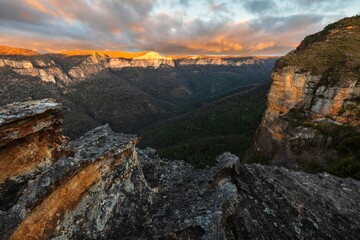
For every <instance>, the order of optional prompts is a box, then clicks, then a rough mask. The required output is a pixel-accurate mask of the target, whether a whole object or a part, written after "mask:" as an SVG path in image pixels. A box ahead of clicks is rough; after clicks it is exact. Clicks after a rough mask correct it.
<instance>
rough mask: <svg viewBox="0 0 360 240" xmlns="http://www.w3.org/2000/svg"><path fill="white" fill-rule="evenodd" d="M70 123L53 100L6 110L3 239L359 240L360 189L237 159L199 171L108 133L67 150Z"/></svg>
mask: <svg viewBox="0 0 360 240" xmlns="http://www.w3.org/2000/svg"><path fill="white" fill-rule="evenodd" d="M63 114H64V109H63V108H62V106H61V105H60V104H58V103H56V102H55V101H54V100H52V99H44V100H36V101H29V102H24V103H13V104H10V105H7V106H5V107H3V108H0V128H1V129H2V131H1V132H0V133H1V135H0V154H1V158H0V164H1V173H2V175H1V176H2V178H1V180H0V199H1V202H0V238H1V239H119V238H121V239H258V238H269V237H272V238H277V239H305V238H306V239H308V238H317V239H319V238H323V239H325V238H341V237H343V236H346V237H347V238H348V239H359V237H360V224H359V223H360V207H359V205H358V199H359V198H360V183H359V182H358V181H356V180H353V179H341V178H338V177H334V176H331V175H329V174H316V175H312V174H306V173H303V172H294V171H291V170H287V169H284V168H278V167H273V166H261V165H242V164H240V163H239V159H238V157H237V156H235V155H233V154H230V153H224V154H222V155H220V156H218V157H217V159H216V162H217V164H216V165H215V166H212V167H206V168H205V169H202V170H201V169H194V168H193V167H192V166H190V165H189V164H187V163H185V162H183V161H178V160H174V161H164V160H162V159H160V158H159V157H158V156H157V155H156V150H154V149H150V148H147V149H143V150H140V149H136V148H135V147H136V144H137V142H138V141H139V140H138V138H137V137H136V136H134V135H128V134H119V133H115V132H113V131H112V130H111V129H110V127H109V126H108V125H104V126H100V127H97V128H95V129H93V130H91V131H89V132H87V133H86V134H85V135H83V136H82V137H80V138H78V139H76V140H72V141H69V139H68V138H66V137H64V136H63V135H62V134H61V121H62V117H63ZM4 156H5V158H4ZM19 156H20V157H19ZM21 157H26V158H21ZM18 167H19V169H20V170H13V169H17V168H18ZM3 173H6V175H4V174H3Z"/></svg>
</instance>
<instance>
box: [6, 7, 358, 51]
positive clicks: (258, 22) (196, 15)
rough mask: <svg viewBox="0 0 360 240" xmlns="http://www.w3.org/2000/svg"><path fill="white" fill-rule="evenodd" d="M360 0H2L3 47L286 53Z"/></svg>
mask: <svg viewBox="0 0 360 240" xmlns="http://www.w3.org/2000/svg"><path fill="white" fill-rule="evenodd" d="M359 13H360V0H0V45H7V46H14V47H23V48H28V49H32V50H36V51H39V52H59V51H65V50H73V49H102V50H119V51H148V50H151V51H156V52H159V53H161V54H162V55H242V56H245V55H277V56H279V55H284V54H286V53H287V52H289V51H291V50H292V49H294V48H296V47H297V46H298V45H299V43H300V42H301V40H302V39H303V38H304V37H306V36H307V35H309V34H312V33H315V32H317V31H320V30H321V29H323V28H324V27H325V26H326V25H327V24H329V23H332V22H335V21H337V20H339V19H341V18H344V17H350V16H354V15H357V14H359Z"/></svg>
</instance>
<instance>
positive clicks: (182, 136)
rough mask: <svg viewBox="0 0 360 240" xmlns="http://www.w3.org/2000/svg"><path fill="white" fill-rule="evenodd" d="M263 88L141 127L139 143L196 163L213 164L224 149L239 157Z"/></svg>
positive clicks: (253, 126)
mask: <svg viewBox="0 0 360 240" xmlns="http://www.w3.org/2000/svg"><path fill="white" fill-rule="evenodd" d="M267 91H268V86H260V87H257V88H253V89H251V90H248V91H246V92H242V93H238V94H235V95H233V96H230V97H226V98H224V99H221V100H219V101H217V102H214V103H211V104H208V105H205V106H203V107H201V108H200V109H198V110H196V111H194V112H191V113H189V114H186V115H184V116H181V117H178V118H175V119H172V120H168V121H166V122H162V123H160V124H157V125H156V126H153V127H151V128H148V129H145V130H143V131H141V133H140V135H141V136H142V137H143V140H142V142H141V143H140V147H146V146H151V147H155V148H156V149H157V150H158V153H159V155H160V156H161V157H165V158H169V159H183V160H185V161H187V162H189V163H191V164H193V165H194V166H196V167H205V166H206V165H211V164H213V163H214V161H215V157H216V156H217V155H219V154H221V153H223V152H225V151H230V152H232V153H234V154H236V155H238V156H239V157H240V158H242V156H244V154H245V153H246V151H247V149H248V148H249V147H250V145H251V143H252V140H253V137H254V134H255V130H256V128H257V126H258V124H259V123H260V121H261V117H262V114H263V111H264V110H265V104H266V95H267Z"/></svg>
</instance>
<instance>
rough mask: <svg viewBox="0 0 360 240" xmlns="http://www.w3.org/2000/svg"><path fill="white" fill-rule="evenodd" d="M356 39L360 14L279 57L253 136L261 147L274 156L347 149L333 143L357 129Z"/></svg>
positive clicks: (314, 155) (359, 59) (318, 155)
mask: <svg viewBox="0 0 360 240" xmlns="http://www.w3.org/2000/svg"><path fill="white" fill-rule="evenodd" d="M359 42H360V17H353V18H346V19H343V20H341V21H339V22H337V23H334V24H331V25H329V26H328V27H326V28H325V29H324V30H323V31H321V32H319V33H317V34H314V35H311V36H308V37H307V38H305V39H304V41H303V42H302V43H301V44H300V46H299V47H298V48H297V49H296V50H295V51H293V52H291V53H289V54H288V55H286V56H285V57H283V58H281V59H279V60H278V62H277V64H276V66H275V68H274V70H273V74H272V77H273V83H272V86H271V89H270V93H269V97H268V107H267V110H266V112H265V115H264V117H263V121H262V123H261V125H260V127H259V130H258V134H257V137H256V139H255V144H256V147H257V148H258V149H259V150H260V151H261V152H263V153H264V154H265V155H266V156H268V157H270V158H272V159H273V161H275V162H290V160H294V159H295V160H296V159H304V160H311V159H323V158H326V155H332V154H335V155H333V156H338V157H339V156H348V155H349V154H343V153H340V152H339V151H336V148H337V146H338V145H339V144H340V143H341V142H344V141H345V140H346V136H341V135H342V134H345V133H346V132H349V131H348V130H349V129H350V128H351V129H352V130H350V131H351V132H352V133H353V134H352V135H353V136H352V137H355V136H356V135H357V131H359V126H360V101H359V98H360V81H359V77H360V72H359V66H360V55H359V54H358V50H357V49H358V48H359ZM336 135H338V136H336ZM336 138H339V139H336ZM315 143H318V144H317V146H314V144H315Z"/></svg>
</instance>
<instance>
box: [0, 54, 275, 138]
mask: <svg viewBox="0 0 360 240" xmlns="http://www.w3.org/2000/svg"><path fill="white" fill-rule="evenodd" d="M9 49H11V48H9ZM9 51H10V50H9ZM12 52H16V49H13V50H12ZM275 60H276V59H275V58H268V59H267V58H257V57H242V58H235V57H188V58H176V59H173V58H171V57H164V56H161V55H160V54H158V53H156V52H141V53H126V52H110V51H98V50H84V51H68V52H63V53H61V54H40V55H39V54H38V55H31V54H29V55H21V54H18V55H16V54H15V55H0V92H1V95H0V104H1V105H3V104H6V103H10V102H14V101H24V100H27V99H29V98H32V99H40V98H46V97H53V98H56V99H58V100H59V101H60V102H62V103H64V105H65V106H67V107H68V108H69V109H70V114H68V116H67V117H66V118H65V120H64V121H65V122H64V128H65V133H66V134H67V135H70V136H72V137H76V136H79V135H81V134H83V133H84V132H86V131H87V130H90V129H91V128H93V127H95V126H97V125H99V124H105V123H109V124H110V125H111V127H112V128H113V129H114V130H115V131H119V132H128V133H133V132H136V131H138V130H139V129H140V128H143V127H146V126H148V125H150V124H151V123H154V122H157V121H159V120H163V119H166V118H169V117H174V116H177V115H179V114H182V113H185V112H187V111H190V110H193V109H195V108H196V107H199V106H201V105H203V104H204V103H207V102H209V101H208V99H212V98H213V97H216V96H226V95H227V94H232V92H233V91H235V90H236V89H239V88H242V87H244V86H250V85H257V84H263V83H265V82H268V81H270V73H271V69H272V67H273V65H274V63H275Z"/></svg>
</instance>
